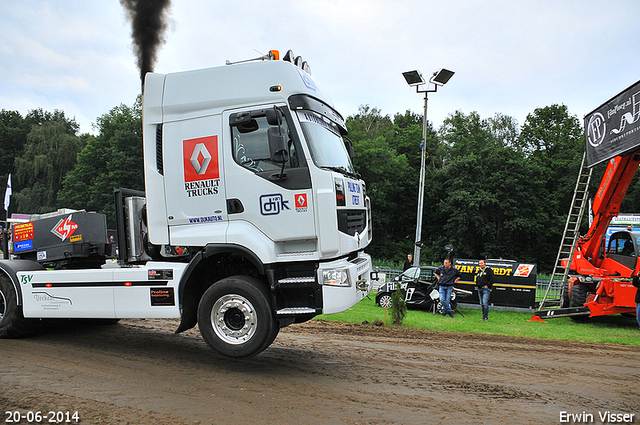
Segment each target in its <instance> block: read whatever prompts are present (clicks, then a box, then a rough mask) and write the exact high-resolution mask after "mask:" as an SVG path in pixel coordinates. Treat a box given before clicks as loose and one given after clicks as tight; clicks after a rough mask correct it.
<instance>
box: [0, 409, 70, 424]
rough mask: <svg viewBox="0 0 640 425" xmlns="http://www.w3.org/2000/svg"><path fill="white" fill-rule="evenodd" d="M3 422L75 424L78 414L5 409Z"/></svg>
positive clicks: (59, 411) (60, 411)
mask: <svg viewBox="0 0 640 425" xmlns="http://www.w3.org/2000/svg"><path fill="white" fill-rule="evenodd" d="M4 414H5V417H4V422H3V423H5V424H20V423H25V422H26V423H29V424H64V423H68V424H77V423H79V422H80V414H79V413H78V412H77V411H75V412H71V411H62V410H58V411H53V410H49V411H39V410H36V411H33V410H27V411H26V412H25V411H23V412H20V411H18V410H7V411H5V412H4Z"/></svg>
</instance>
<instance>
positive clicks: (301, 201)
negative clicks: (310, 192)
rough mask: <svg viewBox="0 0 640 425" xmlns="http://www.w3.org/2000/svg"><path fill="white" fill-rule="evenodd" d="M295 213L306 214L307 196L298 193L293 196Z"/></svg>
mask: <svg viewBox="0 0 640 425" xmlns="http://www.w3.org/2000/svg"><path fill="white" fill-rule="evenodd" d="M294 200H295V205H296V211H298V212H306V211H307V194H306V193H298V194H296V195H295V196H294Z"/></svg>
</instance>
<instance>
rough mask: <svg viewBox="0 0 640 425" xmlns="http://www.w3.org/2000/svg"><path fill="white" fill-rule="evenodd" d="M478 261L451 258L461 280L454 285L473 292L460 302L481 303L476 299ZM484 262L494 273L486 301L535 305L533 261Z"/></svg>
mask: <svg viewBox="0 0 640 425" xmlns="http://www.w3.org/2000/svg"><path fill="white" fill-rule="evenodd" d="M479 261H480V260H466V259H460V258H456V259H454V260H453V266H454V267H455V268H456V269H458V271H460V274H462V279H460V280H459V281H458V283H457V284H456V287H457V288H460V289H465V290H467V291H471V292H473V295H471V296H469V297H467V298H464V299H461V300H460V302H461V303H469V304H479V303H480V302H479V301H478V293H477V291H476V290H475V277H476V273H477V272H478V269H479V268H480V266H479V265H478V264H479ZM485 262H486V264H487V267H491V269H492V270H493V274H494V275H495V282H494V284H493V289H492V291H491V298H490V299H489V304H491V305H499V306H508V307H522V308H530V309H531V308H535V303H536V280H537V275H538V266H537V265H536V264H531V263H520V262H518V261H512V260H486V261H485Z"/></svg>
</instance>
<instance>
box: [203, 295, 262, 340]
mask: <svg viewBox="0 0 640 425" xmlns="http://www.w3.org/2000/svg"><path fill="white" fill-rule="evenodd" d="M257 324H258V316H257V314H256V310H255V308H253V305H252V304H251V303H250V302H249V300H248V299H246V298H245V297H243V296H241V295H237V294H228V295H224V296H222V297H220V298H219V299H218V300H217V301H216V303H215V304H214V305H213V309H212V310H211V325H212V327H213V331H214V332H215V333H216V335H217V336H218V338H220V339H221V340H222V341H224V342H226V343H228V344H233V345H238V344H243V343H245V342H247V341H249V340H250V339H251V337H253V335H254V334H255V333H256V326H257Z"/></svg>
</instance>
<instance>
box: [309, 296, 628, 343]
mask: <svg viewBox="0 0 640 425" xmlns="http://www.w3.org/2000/svg"><path fill="white" fill-rule="evenodd" d="M460 311H461V312H462V314H463V315H464V317H462V316H460V315H456V317H454V318H453V319H452V318H450V317H442V316H440V315H439V314H436V315H434V314H432V313H431V312H426V311H420V310H409V311H408V312H407V316H406V317H405V319H404V321H403V324H402V327H405V328H413V329H423V330H429V331H443V332H465V333H473V334H484V335H504V336H513V337H526V338H541V339H555V340H567V341H582V342H592V343H609V344H624V345H636V346H640V329H639V328H638V322H637V321H636V318H635V317H630V318H629V317H622V316H621V315H619V314H618V315H613V316H604V317H595V318H592V319H589V320H588V321H587V322H585V323H578V322H574V321H573V320H571V319H570V318H568V317H563V318H558V319H550V320H546V321H545V322H544V323H542V322H529V321H528V320H529V319H531V316H532V315H533V312H531V313H519V312H512V311H493V310H491V311H490V312H489V321H488V322H483V321H482V312H481V310H479V309H478V310H476V309H460ZM317 319H321V320H327V321H337V322H348V323H362V322H365V321H366V322H369V323H372V322H374V321H375V320H381V321H383V322H385V310H384V309H383V308H381V307H378V306H377V305H376V304H375V293H373V292H372V293H371V294H369V296H368V297H367V298H365V299H363V300H362V301H360V302H359V303H358V304H356V305H355V306H353V307H352V308H350V309H349V310H347V311H344V312H342V313H338V314H331V315H321V316H318V317H317ZM385 326H387V327H393V325H392V321H391V315H390V312H387V314H386V324H385Z"/></svg>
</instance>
